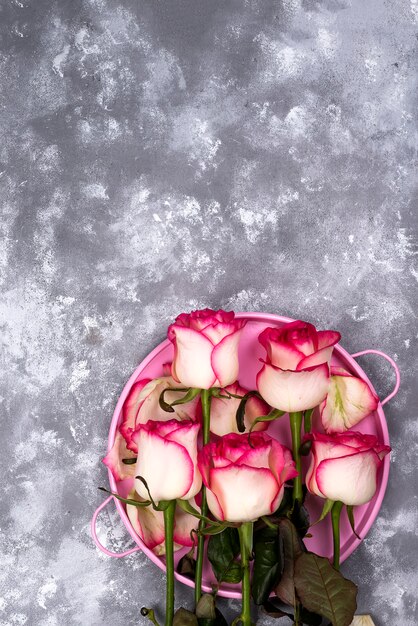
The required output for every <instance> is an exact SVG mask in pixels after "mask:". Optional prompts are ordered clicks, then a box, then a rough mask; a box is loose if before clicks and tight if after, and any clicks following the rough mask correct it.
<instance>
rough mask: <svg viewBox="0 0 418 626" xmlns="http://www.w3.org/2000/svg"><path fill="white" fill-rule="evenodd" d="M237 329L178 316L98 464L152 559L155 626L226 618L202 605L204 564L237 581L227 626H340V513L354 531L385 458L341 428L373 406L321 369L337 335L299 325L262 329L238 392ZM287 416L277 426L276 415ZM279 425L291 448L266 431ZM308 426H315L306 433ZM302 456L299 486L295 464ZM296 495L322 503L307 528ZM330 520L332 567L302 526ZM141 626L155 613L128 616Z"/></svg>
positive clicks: (339, 373)
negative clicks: (128, 482)
mask: <svg viewBox="0 0 418 626" xmlns="http://www.w3.org/2000/svg"><path fill="white" fill-rule="evenodd" d="M245 324H246V320H245V319H238V318H236V317H235V314H234V313H233V312H225V311H222V310H220V311H212V310H210V309H204V310H202V311H194V312H192V313H190V314H185V313H183V314H181V315H179V316H178V317H177V319H176V321H175V322H174V324H172V325H171V326H170V327H169V329H168V338H169V339H170V340H171V342H172V343H173V345H174V359H173V362H172V363H171V364H167V365H166V366H165V368H164V369H165V371H164V376H162V377H161V378H157V379H154V380H149V379H143V380H139V381H137V382H136V383H135V384H134V385H133V387H132V389H131V391H130V393H129V396H128V397H127V399H126V401H125V404H124V407H123V419H122V422H121V423H120V426H119V431H118V434H117V436H116V439H115V443H114V446H113V448H112V449H111V450H110V451H109V453H108V454H107V456H106V457H105V459H104V463H105V464H106V465H107V466H108V467H109V469H110V470H111V471H112V473H113V476H114V478H115V480H117V481H119V480H123V479H125V478H129V477H131V478H133V479H134V488H133V490H132V492H131V493H130V494H129V497H128V498H121V497H120V496H119V495H117V494H113V495H114V496H115V497H117V498H119V499H121V500H123V501H124V502H125V503H126V509H127V513H128V516H129V518H130V521H131V523H132V526H133V528H134V529H135V531H136V532H137V534H138V535H139V536H140V537H141V538H142V540H143V541H144V542H145V544H146V545H147V546H148V547H149V548H151V549H152V550H154V552H156V553H157V554H160V555H165V559H166V569H167V588H166V609H165V626H172V625H174V626H180V625H184V626H186V625H187V624H189V625H190V626H197V625H200V626H209V625H212V626H216V625H218V626H219V625H226V621H225V619H224V618H223V616H222V615H221V614H220V612H219V610H218V609H217V608H216V607H215V597H216V586H214V589H213V593H212V594H202V571H203V563H204V559H205V558H206V556H205V555H207V558H208V560H209V561H210V563H211V566H212V569H213V572H214V574H215V577H216V580H217V581H218V583H219V584H220V583H221V582H229V583H241V589H242V610H241V613H240V615H239V616H237V617H236V619H235V620H234V621H233V625H234V626H235V625H236V624H242V625H243V626H252V624H253V622H252V618H251V599H252V600H253V601H254V603H255V604H256V605H259V606H262V607H263V608H264V610H265V611H266V612H267V613H268V614H270V615H273V616H275V617H278V618H280V617H283V616H289V617H290V618H291V619H292V620H293V623H294V624H295V625H297V626H298V625H301V624H311V625H315V624H317V625H319V624H322V623H323V619H325V620H327V623H332V624H333V625H334V626H349V624H351V622H352V619H353V616H354V613H355V609H356V594H357V588H356V586H355V585H354V584H353V583H352V582H350V581H349V580H347V579H345V578H344V577H343V576H342V575H341V573H340V572H339V563H340V516H341V512H342V509H343V508H345V510H346V514H347V515H348V519H349V521H350V524H351V526H352V528H353V531H354V532H355V522H354V507H355V506H357V505H362V504H365V503H366V502H368V501H369V500H371V499H372V498H373V496H374V494H375V492H376V486H377V473H378V471H379V467H380V466H381V464H382V460H383V458H384V456H385V455H387V454H388V453H389V452H390V448H389V447H388V446H386V445H382V444H381V443H379V441H378V440H377V439H376V437H374V436H372V435H364V434H361V433H359V432H356V431H355V430H351V429H352V428H354V427H355V426H356V425H357V424H358V423H359V422H360V421H361V420H362V419H364V418H365V417H366V416H368V415H369V414H370V413H371V412H372V411H374V410H375V409H376V407H377V405H378V398H377V397H376V395H375V394H374V393H373V391H372V390H371V389H370V387H369V386H368V385H367V383H366V382H365V381H363V380H362V379H360V378H357V377H356V376H353V375H352V374H351V373H350V372H348V371H346V370H344V369H342V368H340V367H333V366H332V365H331V356H332V352H333V349H334V346H335V345H336V344H337V342H338V341H339V340H340V334H339V333H338V332H336V331H333V330H325V331H317V330H316V329H315V327H314V326H313V325H311V324H308V323H306V322H302V321H296V322H291V323H288V324H285V325H284V326H282V327H281V328H266V329H265V330H264V331H263V332H262V333H261V334H260V336H259V341H260V343H261V345H262V346H263V348H264V349H265V357H264V359H263V360H262V363H261V367H260V371H259V373H258V375H257V381H256V386H257V389H251V390H248V389H244V388H243V387H242V386H241V385H240V384H239V382H238V375H239V360H238V348H239V345H240V339H241V335H242V332H243V329H244V326H245ZM287 416H288V417H287ZM275 420H288V423H289V428H290V432H291V440H292V449H291V450H290V449H288V448H287V447H286V446H284V445H283V444H282V443H281V442H280V441H278V440H277V439H276V438H274V437H272V436H271V435H270V434H268V433H267V432H266V431H267V429H268V428H269V425H270V423H271V422H273V421H275ZM313 424H314V425H315V428H313ZM303 456H305V457H309V460H310V461H309V467H308V469H307V472H305V476H304V475H303V474H304V472H303V468H302V457H303ZM307 492H309V493H310V494H314V496H316V497H318V498H322V500H323V509H322V514H321V516H320V517H319V519H317V520H314V523H311V522H310V520H309V515H308V512H307V510H306V509H305V506H304V500H305V496H306V494H307ZM327 515H330V516H331V519H332V535H333V546H334V557H333V563H332V564H331V563H330V562H329V561H328V559H326V558H323V557H320V556H318V555H316V554H314V553H311V552H309V551H308V550H307V549H306V547H305V545H304V542H303V539H304V537H305V536H306V535H307V534H308V532H309V529H310V527H312V526H314V525H315V523H318V522H320V521H321V520H323V519H324V518H325V517H326V516H327ZM184 546H188V547H189V548H190V550H189V552H188V553H187V554H186V555H185V556H184V557H183V558H182V559H181V560H180V561H179V564H178V571H179V572H181V573H183V574H186V575H188V576H190V577H192V578H193V580H194V582H195V610H194V612H189V611H186V610H185V609H183V608H180V609H178V610H177V612H175V599H174V556H173V554H174V551H175V550H178V549H180V548H183V547H184ZM141 613H142V615H143V616H146V617H148V619H149V620H151V621H152V622H153V623H154V624H158V622H157V620H156V617H155V614H154V611H153V610H152V609H150V608H143V609H142V610H141Z"/></svg>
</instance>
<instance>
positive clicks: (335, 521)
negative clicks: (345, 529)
mask: <svg viewBox="0 0 418 626" xmlns="http://www.w3.org/2000/svg"><path fill="white" fill-rule="evenodd" d="M343 506H344V504H343V503H342V502H335V504H334V506H333V507H332V509H331V520H332V536H333V539H334V562H333V565H334V567H335V569H336V570H339V569H340V516H341V509H342V508H343Z"/></svg>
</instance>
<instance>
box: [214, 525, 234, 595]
mask: <svg viewBox="0 0 418 626" xmlns="http://www.w3.org/2000/svg"><path fill="white" fill-rule="evenodd" d="M239 552H240V546H239V537H238V530H237V529H236V528H231V527H229V528H225V530H224V531H223V532H221V533H220V534H217V535H213V536H211V537H210V539H209V541H208V552H207V555H208V559H209V561H210V564H211V565H212V569H213V573H214V574H215V576H216V580H217V581H218V582H227V583H239V582H240V580H241V579H242V570H241V564H240V563H237V562H236V560H235V559H236V557H237V556H238V555H239Z"/></svg>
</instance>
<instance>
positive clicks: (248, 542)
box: [238, 522, 253, 626]
mask: <svg viewBox="0 0 418 626" xmlns="http://www.w3.org/2000/svg"><path fill="white" fill-rule="evenodd" d="M238 534H239V541H240V549H241V565H242V612H241V623H242V626H251V580H250V557H251V553H252V550H253V522H244V523H243V524H241V526H240V527H239V528H238Z"/></svg>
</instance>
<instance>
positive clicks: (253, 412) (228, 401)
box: [210, 383, 270, 437]
mask: <svg viewBox="0 0 418 626" xmlns="http://www.w3.org/2000/svg"><path fill="white" fill-rule="evenodd" d="M226 392H229V393H233V394H235V395H239V396H245V394H246V393H248V389H244V388H243V387H240V385H239V384H238V383H234V384H233V385H228V386H227V387H225V388H224V389H221V394H222V395H228V394H227V393H226ZM239 404H240V399H239V398H217V397H216V396H214V397H212V403H211V408H210V430H211V432H212V433H213V434H214V435H218V436H219V437H222V435H227V434H228V433H238V427H237V418H236V415H237V409H238V407H239ZM269 412H270V407H269V405H268V404H267V403H266V402H264V400H261V398H257V397H256V396H251V397H250V398H249V399H248V400H247V402H246V404H245V417H244V424H245V430H246V432H248V431H249V429H250V427H251V425H252V423H253V422H254V420H255V419H256V418H257V417H260V416H263V415H268V414H269ZM268 426H269V425H268V423H267V422H259V423H258V424H256V425H255V426H254V429H253V432H255V431H257V430H267V428H268Z"/></svg>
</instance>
